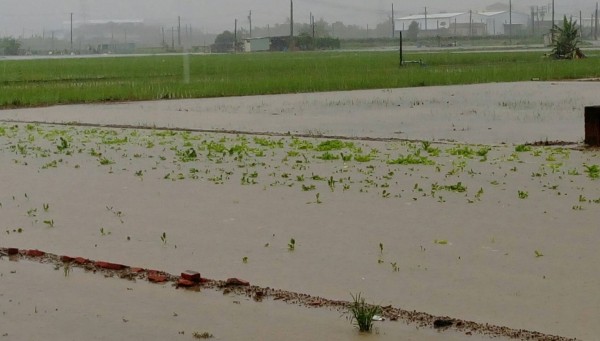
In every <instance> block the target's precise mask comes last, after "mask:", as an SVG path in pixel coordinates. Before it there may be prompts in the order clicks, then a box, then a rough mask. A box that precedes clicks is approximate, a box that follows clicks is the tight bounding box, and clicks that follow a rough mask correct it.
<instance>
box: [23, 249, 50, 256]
mask: <svg viewBox="0 0 600 341" xmlns="http://www.w3.org/2000/svg"><path fill="white" fill-rule="evenodd" d="M26 254H27V255H28V256H30V257H42V256H43V255H45V254H46V253H45V252H44V251H40V250H27V252H26Z"/></svg>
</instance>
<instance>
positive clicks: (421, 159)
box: [387, 154, 435, 165]
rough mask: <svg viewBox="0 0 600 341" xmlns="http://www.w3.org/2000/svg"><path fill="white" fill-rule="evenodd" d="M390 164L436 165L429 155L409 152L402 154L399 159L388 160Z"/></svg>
mask: <svg viewBox="0 0 600 341" xmlns="http://www.w3.org/2000/svg"><path fill="white" fill-rule="evenodd" d="M387 163H388V164H389V165H435V162H434V161H432V160H430V159H429V158H428V157H427V156H420V155H416V154H409V155H407V156H403V155H400V156H399V157H398V158H397V159H393V160H388V161H387Z"/></svg>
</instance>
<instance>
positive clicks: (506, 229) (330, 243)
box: [0, 82, 600, 340]
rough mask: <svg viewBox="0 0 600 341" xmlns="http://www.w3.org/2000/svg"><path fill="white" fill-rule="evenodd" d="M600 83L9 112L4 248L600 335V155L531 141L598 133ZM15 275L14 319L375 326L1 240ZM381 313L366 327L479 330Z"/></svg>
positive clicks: (61, 325) (86, 329)
mask: <svg viewBox="0 0 600 341" xmlns="http://www.w3.org/2000/svg"><path fill="white" fill-rule="evenodd" d="M599 90H600V83H598V82H563V83H538V82H531V83H511V84H489V85H475V86H462V87H461V86H451V87H432V88H417V89H397V90H373V91H357V92H345V93H325V94H297V95H283V96H258V97H243V98H224V99H221V98H219V99H200V100H183V101H162V102H137V103H127V104H109V105H74V106H62V107H52V108H36V109H21V110H6V111H1V112H0V119H1V120H5V121H10V122H7V123H0V170H1V171H0V184H1V185H0V186H1V187H2V188H1V191H0V204H1V206H0V213H1V216H2V220H1V222H0V230H1V231H2V232H3V233H2V236H1V237H0V246H2V247H17V248H21V249H34V248H35V249H41V250H45V251H47V252H52V253H55V254H61V255H62V254H64V255H70V256H82V257H86V258H90V259H96V260H106V261H110V262H116V263H121V264H127V265H131V266H139V267H145V268H151V269H160V270H164V271H168V272H171V273H174V274H177V273H179V272H181V271H184V270H187V269H192V270H197V271H200V272H201V273H202V274H203V275H204V276H206V277H208V278H215V279H226V278H228V277H240V278H243V279H246V280H248V281H250V282H251V283H252V284H254V285H257V286H261V287H271V288H277V289H282V290H287V291H289V292H294V293H305V294H309V295H312V296H319V297H324V298H327V299H331V300H346V301H347V300H350V299H351V296H350V295H351V293H358V292H360V293H362V295H363V296H365V297H366V298H367V300H368V301H369V302H373V303H377V304H380V305H382V306H388V305H391V306H393V307H397V308H402V309H405V310H408V311H412V310H417V311H423V312H427V313H429V314H433V315H436V316H450V317H452V318H457V319H464V320H469V321H475V322H479V323H483V324H485V323H489V324H493V325H500V326H508V327H510V328H515V329H526V330H533V331H538V332H541V333H546V334H552V335H560V336H564V337H576V338H579V339H584V340H593V339H596V338H597V336H598V334H599V333H600V328H599V326H598V324H597V323H595V317H596V316H598V314H599V313H600V299H599V298H598V296H597V288H598V285H599V284H600V275H599V272H598V271H595V270H594V269H596V268H597V262H598V259H599V258H600V255H599V254H598V251H597V240H598V237H600V235H599V234H600V231H598V228H597V224H596V223H595V222H597V221H598V220H599V219H598V218H600V213H599V212H600V209H599V208H600V186H598V181H600V180H596V177H600V169H599V168H600V157H599V154H598V152H597V151H594V150H588V151H581V150H576V149H571V148H564V147H560V146H555V147H543V146H540V147H536V146H526V145H523V144H524V143H526V142H535V141H546V140H548V141H556V140H558V141H567V142H573V143H574V144H577V143H578V142H581V141H582V140H583V108H584V106H586V105H593V104H597V103H595V102H594V101H596V100H597V99H596V97H597V94H598V93H600V91H599ZM17 121H19V122H22V123H15V122H17ZM26 122H38V123H33V124H31V123H29V124H28V123H26ZM41 122H53V123H61V124H48V123H41ZM64 123H69V125H65V124H64ZM82 124H83V125H82ZM106 125H114V126H119V127H113V128H111V127H102V126H106ZM124 126H144V127H150V128H151V127H157V128H164V127H166V128H172V129H173V128H182V129H190V130H197V131H176V130H162V129H133V128H124ZM214 130H227V131H242V132H249V133H260V132H269V133H271V134H270V135H255V134H240V133H217V132H210V131H214ZM288 132H289V133H290V134H291V135H288V134H287V133H288ZM273 133H275V134H273ZM310 134H313V135H327V136H347V137H352V138H359V139H352V140H342V139H333V138H325V139H323V138H311V137H306V136H305V135H310ZM294 135H297V136H294ZM363 137H364V138H370V139H360V138H363ZM374 138H382V140H373V139H374ZM397 139H406V141H402V140H397ZM408 140H422V141H412V142H411V141H408ZM452 141H455V142H452ZM503 143H505V144H503ZM292 239H293V240H294V243H292ZM290 244H293V247H290ZM0 274H1V276H0V283H1V284H2V285H1V286H0V303H1V304H0V307H1V309H2V313H3V320H4V321H8V322H9V323H2V324H0V335H8V337H9V338H10V339H16V340H20V339H23V340H29V339H35V338H37V337H39V336H40V335H43V336H44V337H45V338H46V339H65V336H66V339H90V338H91V339H94V338H95V339H115V338H141V337H144V336H148V337H153V336H154V335H156V336H158V337H160V338H170V339H176V338H180V339H192V338H193V335H192V334H193V333H194V332H199V333H202V332H208V333H211V334H213V335H214V336H215V338H216V339H222V340H230V339H241V338H250V339H261V340H279V339H282V338H283V337H285V338H286V339H298V340H304V339H332V340H333V339H340V340H348V339H352V338H360V339H363V338H364V337H365V336H364V335H362V336H361V335H359V334H358V332H357V331H356V330H355V329H353V327H352V326H351V325H350V323H349V322H348V320H347V319H346V318H345V317H344V316H340V312H339V311H338V310H331V309H326V308H322V309H314V308H311V309H309V308H306V307H300V306H295V305H286V304H284V303H282V302H279V301H271V300H265V301H263V302H260V303H257V302H254V301H252V300H250V299H245V298H244V297H238V296H235V295H233V296H227V295H226V296H223V295H222V294H221V293H220V292H214V291H211V290H204V291H202V292H200V293H197V292H188V291H184V290H174V289H172V288H171V287H170V285H166V286H161V285H150V284H148V283H146V282H145V281H137V282H135V283H134V282H130V281H127V280H121V279H116V278H103V276H101V275H98V274H93V273H88V272H84V271H83V270H77V269H76V270H74V271H72V272H71V273H70V274H69V275H68V276H65V273H64V272H63V271H60V269H59V270H54V267H53V266H52V265H46V264H39V263H36V262H31V261H29V260H25V259H21V260H19V261H18V262H11V261H8V260H7V258H6V257H4V258H3V259H2V260H0ZM376 327H377V331H378V333H374V334H373V335H372V336H369V337H367V338H373V339H378V340H379V339H390V340H391V339H395V340H396V339H399V338H402V339H413V340H428V339H431V340H435V339H442V338H443V339H444V340H447V339H453V338H454V339H457V340H458V339H465V338H466V339H473V340H475V339H480V338H482V336H478V335H477V333H475V335H473V336H468V335H466V334H464V333H459V332H457V331H454V330H453V329H449V330H444V331H441V332H440V331H436V330H433V329H431V328H425V329H423V328H417V326H416V325H412V324H409V325H408V326H407V325H406V324H405V323H403V322H401V321H400V322H392V321H385V322H377V323H376ZM42 330H43V331H44V332H43V334H40V333H41V331H42Z"/></svg>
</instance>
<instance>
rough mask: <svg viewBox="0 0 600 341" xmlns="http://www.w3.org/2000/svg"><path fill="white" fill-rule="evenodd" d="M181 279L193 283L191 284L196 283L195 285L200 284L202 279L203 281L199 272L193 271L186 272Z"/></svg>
mask: <svg viewBox="0 0 600 341" xmlns="http://www.w3.org/2000/svg"><path fill="white" fill-rule="evenodd" d="M181 278H183V279H185V280H188V281H191V282H195V283H200V279H201V278H200V273H199V272H196V271H191V270H186V271H185V272H182V273H181Z"/></svg>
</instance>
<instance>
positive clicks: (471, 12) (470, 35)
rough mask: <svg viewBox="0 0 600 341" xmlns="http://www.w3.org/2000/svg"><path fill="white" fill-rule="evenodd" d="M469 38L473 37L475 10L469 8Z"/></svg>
mask: <svg viewBox="0 0 600 341" xmlns="http://www.w3.org/2000/svg"><path fill="white" fill-rule="evenodd" d="M455 22H456V21H455ZM455 25H456V24H455ZM469 38H473V10H469Z"/></svg>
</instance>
